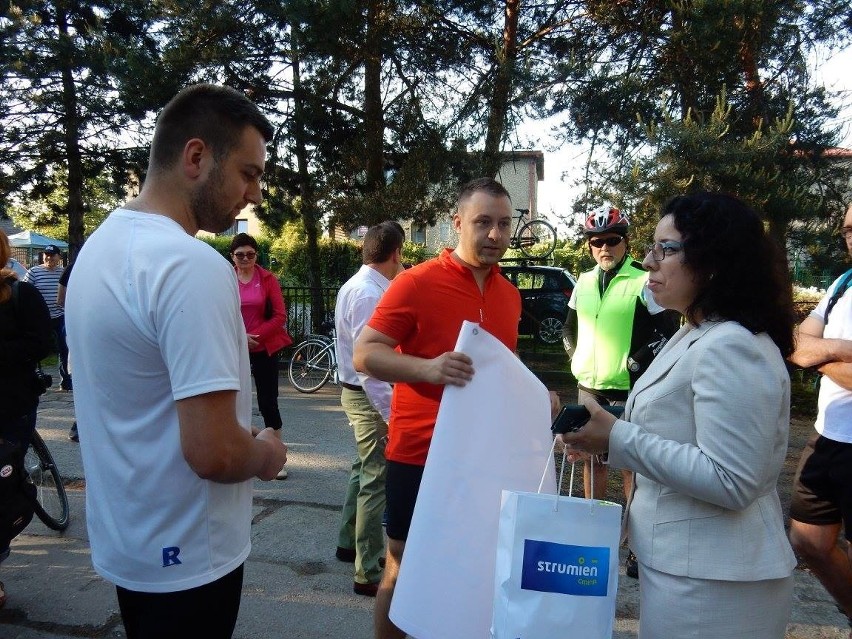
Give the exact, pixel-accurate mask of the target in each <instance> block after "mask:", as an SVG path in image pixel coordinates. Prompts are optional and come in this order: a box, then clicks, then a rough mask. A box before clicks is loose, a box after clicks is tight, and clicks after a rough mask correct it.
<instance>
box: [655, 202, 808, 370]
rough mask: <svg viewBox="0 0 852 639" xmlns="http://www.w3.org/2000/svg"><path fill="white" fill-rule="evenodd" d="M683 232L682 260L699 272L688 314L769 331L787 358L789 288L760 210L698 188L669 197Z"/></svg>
mask: <svg viewBox="0 0 852 639" xmlns="http://www.w3.org/2000/svg"><path fill="white" fill-rule="evenodd" d="M667 215H671V216H672V221H673V223H674V226H675V228H676V229H677V230H678V232H679V233H680V234H681V235H682V236H683V239H682V243H683V261H684V263H685V264H686V265H687V266H688V267H689V268H690V270H692V272H693V273H694V274H695V276H696V278H697V283H698V295H697V296H696V298H695V300H694V301H693V302H692V304H690V306H689V308H687V309H686V313H685V314H686V318H687V319H688V320H690V321H692V322H693V323H695V322H694V320H695V318H697V317H698V316H702V317H704V318H706V319H721V320H732V321H735V322H739V323H740V324H741V325H742V326H744V327H745V328H747V329H748V330H750V331H751V332H752V333H755V334H757V333H763V332H765V333H767V334H768V335H769V336H770V337H771V338H772V341H774V342H775V344H776V345H777V346H778V349H779V350H780V351H781V355H783V356H784V357H785V358H786V357H787V356H788V355H790V354H791V353H792V352H793V327H794V325H795V316H794V314H793V288H792V284H791V282H790V277H789V275H788V272H787V260H786V257H785V255H784V252H783V251H782V250H781V249H780V247H779V246H778V244H777V243H776V242H775V240H773V239H772V238H771V237H770V236H769V234H768V233H767V232H766V229H765V228H764V226H763V220H761V218H760V216H759V215H758V214H757V213H756V212H755V211H754V210H753V209H752V208H751V207H750V206H748V205H747V204H746V203H745V202H743V201H742V200H740V199H739V198H737V197H735V196H733V195H728V194H725V193H709V192H706V191H699V192H696V193H691V194H689V195H680V196H677V197H675V198H673V199H671V200H669V201H668V202H667V203H666V204H665V206H664V207H663V210H662V216H661V217H665V216H667Z"/></svg>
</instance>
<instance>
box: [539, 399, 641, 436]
mask: <svg viewBox="0 0 852 639" xmlns="http://www.w3.org/2000/svg"><path fill="white" fill-rule="evenodd" d="M601 408H603V409H604V410H605V411H606V412H608V413H609V414H610V415H614V416H615V417H621V416H622V415H623V414H624V406H601ZM589 418H591V415H589V411H587V410H586V407H585V406H583V405H582V404H566V405H565V406H563V407H562V409H561V410H560V411H559V414H558V415H557V416H556V419H554V420H553V425H552V426H551V427H550V430H552V431H553V432H554V433H556V434H561V433H573V432H574V431H575V430H580V429H581V428H582V427H583V426H585V425H586V422H587V421H589Z"/></svg>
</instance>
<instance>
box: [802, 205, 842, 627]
mask: <svg viewBox="0 0 852 639" xmlns="http://www.w3.org/2000/svg"><path fill="white" fill-rule="evenodd" d="M841 235H842V236H843V239H844V240H845V242H846V248H847V250H849V251H850V253H852V206H850V207H849V208H848V209H847V211H846V218H845V220H844V222H843V228H842V230H841ZM846 275H847V274H844V275H841V276H840V277H839V278H838V279H837V280H836V281H835V282H834V283H833V284H832V285H831V287H829V289H828V291H827V292H826V295H825V297H823V299H822V300H821V301H820V302H819V304H818V305H817V307H816V308H815V309H814V310H813V312H811V314H810V315H809V316H808V317H807V318H806V319H805V320H804V321H803V322H802V323H801V324H800V325H799V329H798V333H797V336H796V351H795V352H794V353H793V355H791V356H790V361H792V362H793V363H795V364H798V365H799V366H805V367H811V366H812V367H817V368H818V370H819V372H820V373H822V375H823V377H822V380H821V381H820V389H819V414H818V415H817V420H816V424H815V425H814V427H815V428H816V431H817V434H816V435H815V436H814V437H813V438H812V439H811V441H809V442H808V444H807V446H806V447H805V450H804V451H803V452H802V457H801V460H800V462H799V468H798V470H797V471H796V477H795V480H794V485H793V499H792V503H791V504H790V543H791V544H792V545H793V549H794V550H795V551H796V552H797V553H798V554H799V556H800V557H801V558H802V559H804V560H805V562H807V564H808V567H809V568H810V569H811V571H812V572H813V573H814V574H815V575H816V576H817V577H818V578H819V580H820V581H821V582H822V585H823V586H825V589H826V590H827V591H828V592H829V594H830V595H831V596H832V597H834V599H835V601H836V602H837V607H838V608H840V609H841V610H842V611H843V612H844V613H846V615H847V616H848V617H850V618H852V549H850V544H849V542H850V541H852V391H850V390H849V389H852V291H849V290H848V289H847V286H848V283H849V280H847V278H846ZM841 527H842V528H843V530H844V536H845V540H843V541H842V542H840V543H838V537H839V535H840V530H841ZM849 636H850V638H852V632H850V635H849Z"/></svg>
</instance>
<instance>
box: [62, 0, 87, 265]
mask: <svg viewBox="0 0 852 639" xmlns="http://www.w3.org/2000/svg"><path fill="white" fill-rule="evenodd" d="M56 22H57V28H58V30H59V40H60V42H61V43H62V45H63V46H62V56H61V59H60V64H61V65H62V108H63V112H64V113H63V117H62V125H63V127H62V128H63V131H62V134H63V137H64V140H65V157H66V161H67V162H68V203H67V214H68V259H69V261H73V260H74V258H75V257H76V255H77V253H78V252H79V251H80V247H81V246H83V240H84V227H83V208H84V203H83V160H82V154H81V152H80V114H79V109H78V105H77V87H76V85H75V84H74V76H73V75H72V73H71V68H72V61H71V59H70V58H69V56H70V52H71V47H72V44H71V41H70V38H69V36H68V12H67V8H66V6H65V3H64V2H59V3H57V6H56Z"/></svg>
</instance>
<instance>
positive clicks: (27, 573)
mask: <svg viewBox="0 0 852 639" xmlns="http://www.w3.org/2000/svg"><path fill="white" fill-rule="evenodd" d="M54 374H55V371H54ZM54 379H58V376H56V375H55V376H54ZM285 379H286V378H284V377H282V385H281V391H282V395H281V400H280V403H281V409H282V415H283V416H284V421H285V426H284V427H285V432H286V439H287V443H288V445H289V447H290V461H289V462H288V467H289V468H290V478H289V479H287V480H286V481H275V482H256V484H255V494H254V521H253V526H252V543H253V550H252V553H251V555H250V557H249V559H248V562H247V564H246V572H245V587H244V590H243V601H242V607H241V609H240V617H239V620H238V622H237V630H236V633H235V637H236V638H238V639H272V638H275V639H278V638H280V637H290V638H294V639H296V638H298V639H321V638H323V639H325V638H340V639H369V638H370V637H371V636H372V630H371V627H372V626H371V624H372V616H371V615H372V604H373V600H372V599H369V598H365V597H360V596H357V595H355V594H353V593H352V569H351V565H349V564H343V563H340V562H338V561H336V560H335V558H334V548H335V546H336V530H337V521H338V517H339V513H340V503H341V500H342V498H343V493H344V489H345V484H346V479H347V477H348V472H349V464H350V462H351V457H352V455H353V454H354V442H353V441H352V437H351V433H350V431H349V428H348V425H347V422H346V418H345V416H344V415H343V412H342V411H341V409H340V406H339V389H338V387H336V386H327V387H326V388H324V389H322V390H321V391H319V392H318V393H316V394H314V395H301V394H299V393H296V392H295V391H293V390H292V388H291V387H290V386H289V385H288V384H287V383H286V381H285ZM72 415H73V395H72V394H70V393H58V392H54V391H49V392H48V393H47V394H46V395H45V396H44V397H43V401H42V405H41V408H40V411H39V431H40V432H41V434H42V436H43V437H44V439H45V440H47V442H48V445H49V447H50V449H51V451H52V452H53V455H54V457H55V458H56V461H57V464H58V465H59V467H60V469H61V471H62V474H63V476H64V477H66V478H69V479H72V480H83V469H82V464H81V461H80V454H79V449H78V446H77V445H76V444H73V443H72V442H70V441H68V438H67V432H68V427H69V426H70V425H71V422H72V420H73V417H72ZM260 421H261V420H260V418H259V416H257V418H256V423H260ZM75 486H76V487H75ZM68 492H69V497H70V500H71V514H72V523H71V526H70V527H69V529H68V530H67V531H65V533H63V534H58V533H55V532H53V531H50V530H48V529H47V528H45V527H44V526H43V525H42V524H41V523H40V522H38V521H37V520H36V521H34V523H33V524H31V525H30V527H29V528H27V530H26V532H25V534H23V535H20V536H19V537H18V538H17V539H16V540H15V541H14V542H13V544H12V551H13V552H12V554H11V556H10V557H9V559H7V560H6V561H5V562H4V563H3V564H2V566H0V579H2V580H3V581H4V582H5V583H6V585H7V586H8V592H9V601H8V603H7V604H6V607H5V608H4V609H2V610H0V639H65V638H71V637H93V638H94V637H109V638H123V637H124V636H125V635H124V630H123V628H122V625H121V620H120V618H119V614H118V604H117V602H116V599H115V591H114V589H113V587H112V586H111V585H110V584H108V583H106V582H104V581H103V580H102V579H101V578H100V577H98V576H97V575H96V574H95V572H94V571H93V570H92V567H91V563H90V557H89V547H88V540H87V535H86V528H85V523H84V522H85V513H84V506H85V505H84V488H83V482H82V481H78V482H72V484H71V488H70V489H69V491H68ZM483 587H487V586H483ZM638 610H639V606H638V589H637V583H636V581H634V580H632V579H628V578H627V577H625V576H624V575H622V576H621V579H620V584H619V593H618V605H617V611H616V612H617V620H616V632H615V634H614V637H615V638H616V639H630V638H635V637H636V628H637V623H636V619H637V616H638ZM673 612H676V611H673ZM755 614H760V611H755ZM847 636H848V629H847V628H846V623H845V618H844V617H843V616H842V615H841V614H839V613H838V612H837V610H836V609H835V607H834V605H833V603H832V601H831V600H830V598H829V597H828V596H827V595H826V594H825V591H824V590H823V589H822V587H821V586H820V585H819V584H818V583H817V582H816V581H815V580H814V578H813V577H812V576H811V575H810V574H809V573H808V572H806V571H801V570H800V571H797V572H796V591H795V602H794V607H793V613H792V623H791V625H790V626H789V628H788V632H787V639H805V638H808V639H841V638H843V639H846V637H847ZM672 639H674V638H672Z"/></svg>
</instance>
